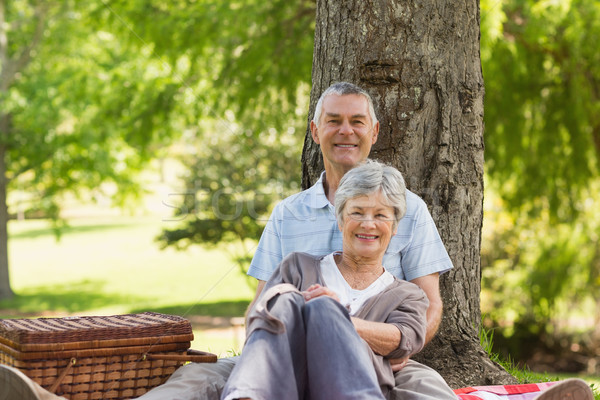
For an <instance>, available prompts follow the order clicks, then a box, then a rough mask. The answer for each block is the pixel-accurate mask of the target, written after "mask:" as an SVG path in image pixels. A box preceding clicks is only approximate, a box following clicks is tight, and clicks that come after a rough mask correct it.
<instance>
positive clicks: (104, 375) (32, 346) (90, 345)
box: [0, 312, 216, 400]
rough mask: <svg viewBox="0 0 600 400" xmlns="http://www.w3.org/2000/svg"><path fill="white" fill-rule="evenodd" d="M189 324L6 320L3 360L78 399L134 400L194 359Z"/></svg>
mask: <svg viewBox="0 0 600 400" xmlns="http://www.w3.org/2000/svg"><path fill="white" fill-rule="evenodd" d="M193 338H194V335H193V333H192V327H191V324H190V322H189V321H188V320H186V319H185V318H182V317H179V316H174V315H166V314H159V313H152V312H145V313H141V314H126V315H114V316H93V317H67V318H39V319H5V320H0V362H1V363H3V364H7V365H10V366H13V367H15V368H18V369H20V370H21V371H22V372H23V373H25V374H26V375H27V376H29V377H30V378H31V379H33V380H34V381H35V382H37V383H38V384H39V385H41V386H42V387H44V388H45V389H47V390H49V391H51V392H53V393H55V394H57V395H59V396H63V397H65V398H67V399H71V400H91V399H130V398H134V397H139V396H141V395H142V394H144V393H146V392H147V391H148V390H150V389H152V388H153V387H155V386H158V385H160V384H162V383H164V382H165V381H166V380H167V379H168V378H169V376H171V374H172V373H173V372H175V370H176V369H177V368H179V367H180V366H181V365H183V364H184V363H185V362H186V361H196V362H215V361H216V356H215V355H213V354H209V353H202V352H196V353H194V354H195V356H189V355H188V354H190V353H191V352H193V351H191V350H189V347H190V341H191V340H192V339H193Z"/></svg>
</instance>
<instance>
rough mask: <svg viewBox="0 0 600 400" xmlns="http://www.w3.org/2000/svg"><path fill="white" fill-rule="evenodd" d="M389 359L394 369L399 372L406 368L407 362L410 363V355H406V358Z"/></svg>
mask: <svg viewBox="0 0 600 400" xmlns="http://www.w3.org/2000/svg"><path fill="white" fill-rule="evenodd" d="M389 361H390V366H391V367H392V371H394V372H398V371H401V370H402V368H404V367H405V366H406V364H407V363H408V357H406V358H391V359H390V360H389Z"/></svg>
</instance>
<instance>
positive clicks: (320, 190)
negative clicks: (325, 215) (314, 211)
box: [302, 171, 333, 208]
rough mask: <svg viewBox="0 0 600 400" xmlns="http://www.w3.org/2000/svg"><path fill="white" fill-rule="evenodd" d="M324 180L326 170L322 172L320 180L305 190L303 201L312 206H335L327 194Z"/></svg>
mask: <svg viewBox="0 0 600 400" xmlns="http://www.w3.org/2000/svg"><path fill="white" fill-rule="evenodd" d="M323 181H325V171H323V172H321V176H320V177H319V180H318V181H317V182H316V183H315V184H314V185H312V186H311V187H310V188H308V189H306V190H305V191H304V196H303V199H302V202H303V203H304V204H305V205H306V206H308V207H312V208H324V207H327V206H328V205H331V207H333V205H332V204H331V203H330V202H329V200H328V199H327V196H326V195H325V188H324V187H323Z"/></svg>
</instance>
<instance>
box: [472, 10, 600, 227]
mask: <svg viewBox="0 0 600 400" xmlns="http://www.w3.org/2000/svg"><path fill="white" fill-rule="evenodd" d="M481 7H482V12H481V15H482V22H481V26H482V28H481V29H482V40H481V46H482V49H481V57H482V64H483V72H484V79H485V85H486V98H485V124H486V133H485V144H486V168H487V172H488V173H489V175H490V177H491V179H493V180H494V181H495V182H497V183H498V187H499V190H500V192H501V195H502V197H503V198H504V199H505V200H506V201H507V203H506V204H507V205H508V206H509V207H510V208H512V209H518V210H526V211H528V212H531V213H532V214H534V215H535V214H537V213H540V212H542V210H545V209H549V210H550V212H551V216H552V217H558V219H560V220H562V221H568V219H569V218H570V217H571V216H572V215H573V214H574V213H576V212H577V211H578V209H577V207H578V205H580V203H581V202H580V200H581V198H582V196H585V192H584V190H585V188H586V185H587V184H588V182H589V181H590V180H591V179H594V178H595V177H597V176H598V165H599V164H598V162H599V160H600V158H599V155H600V52H598V51H597V47H598V46H597V44H598V40H600V3H598V2H597V1H595V0H571V1H564V2H539V1H533V0H525V1H509V2H504V3H498V2H494V1H484V2H482V5H481Z"/></svg>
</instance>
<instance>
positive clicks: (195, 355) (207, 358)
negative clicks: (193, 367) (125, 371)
mask: <svg viewBox="0 0 600 400" xmlns="http://www.w3.org/2000/svg"><path fill="white" fill-rule="evenodd" d="M144 357H145V358H146V359H147V360H164V361H190V362H195V363H215V362H217V355H216V354H212V353H207V352H205V351H200V350H192V349H188V351H187V354H150V353H147V354H144Z"/></svg>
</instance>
